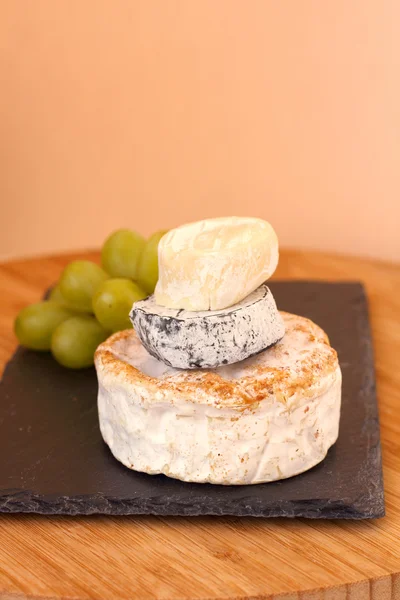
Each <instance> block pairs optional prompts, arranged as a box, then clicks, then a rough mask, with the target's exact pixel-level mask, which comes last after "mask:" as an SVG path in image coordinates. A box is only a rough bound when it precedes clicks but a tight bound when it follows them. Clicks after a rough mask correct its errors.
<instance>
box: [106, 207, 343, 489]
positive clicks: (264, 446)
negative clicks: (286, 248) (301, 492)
mask: <svg viewBox="0 0 400 600" xmlns="http://www.w3.org/2000/svg"><path fill="white" fill-rule="evenodd" d="M277 263H278V240H277V236H276V234H275V232H274V230H273V228H272V227H271V225H269V223H267V222H266V221H262V220H261V219H254V218H242V217H230V218H223V219H209V220H205V221H200V222H198V223H193V224H189V225H184V226H182V227H179V228H177V229H175V230H173V231H170V232H169V233H168V234H166V235H165V236H164V237H163V238H162V239H161V241H160V244H159V281H158V284H157V286H156V290H155V294H154V296H152V297H150V298H147V299H146V300H142V301H140V302H137V303H136V304H134V306H133V308H132V311H131V313H130V318H131V321H132V324H133V326H134V329H133V330H128V331H124V332H120V333H117V334H115V335H113V336H111V338H109V339H108V340H107V341H106V342H105V343H104V344H102V345H101V346H99V348H98V350H97V352H96V356H95V364H96V369H97V374H98V379H99V396H98V406H99V417H100V428H101V432H102V435H103V438H104V440H105V441H106V443H107V444H108V445H109V447H110V449H111V451H112V453H113V454H114V456H115V457H116V458H117V459H118V460H120V461H121V462H122V463H123V464H125V465H126V466H127V467H129V468H132V469H135V470H137V471H143V472H146V473H150V474H159V473H163V474H165V475H168V476H170V477H174V478H177V479H182V480H184V481H193V482H200V483H204V482H209V483H215V484H224V485H239V484H253V483H262V482H267V481H274V480H277V479H283V478H286V477H291V476H293V475H296V474H297V473H301V472H303V471H305V470H307V469H309V468H311V467H312V466H314V465H316V464H317V463H318V462H320V461H321V460H322V459H323V458H324V457H325V455H326V453H327V451H328V449H329V447H330V446H331V445H332V444H333V443H334V442H335V441H336V438H337V436H338V427H339V416H340V400H341V372H340V368H339V364H338V360H337V355H336V352H335V350H333V348H331V346H330V345H329V341H328V338H327V336H326V334H325V333H324V332H323V331H322V330H321V329H320V328H319V327H318V326H317V325H315V324H314V323H312V322H311V321H309V320H308V319H304V318H303V317H298V316H295V315H290V314H288V313H280V312H279V311H278V309H277V307H276V303H275V300H274V298H273V296H272V293H271V292H270V290H269V288H268V287H267V285H266V283H265V282H266V280H267V279H268V278H269V277H270V276H271V275H272V274H273V272H274V271H275V269H276V266H277ZM285 330H286V334H285Z"/></svg>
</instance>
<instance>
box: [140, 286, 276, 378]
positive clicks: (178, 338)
mask: <svg viewBox="0 0 400 600" xmlns="http://www.w3.org/2000/svg"><path fill="white" fill-rule="evenodd" d="M130 318H131V321H132V324H133V326H134V328H135V331H136V333H137V335H138V336H139V338H140V340H141V342H142V344H143V346H144V347H145V348H146V350H147V351H148V352H149V354H151V355H152V356H154V357H155V358H158V359H159V360H162V361H163V362H164V363H166V364H167V365H169V366H172V367H176V368H178V369H196V368H197V369H204V368H212V369H214V368H215V367H219V366H221V365H227V364H232V363H237V362H240V361H242V360H245V359H246V358H248V357H249V356H252V355H254V354H257V353H258V352H261V350H264V349H265V348H268V347H269V346H271V345H272V344H275V343H276V342H277V341H278V340H280V339H282V337H283V336H284V334H285V326H284V324H283V319H282V317H281V314H280V313H279V311H278V309H277V308H276V304H275V300H274V297H273V295H272V294H271V292H270V290H269V288H268V287H267V286H266V285H261V286H260V287H259V288H257V289H256V290H255V291H254V292H252V293H251V294H249V295H248V296H247V298H245V299H244V300H242V302H239V303H238V304H235V305H234V306H231V307H230V308H225V309H221V310H213V311H210V310H209V311H199V312H189V311H184V310H177V309H173V308H165V307H163V306H159V305H157V304H156V302H155V299H154V296H151V297H150V298H147V299H146V300H141V301H140V302H136V303H135V304H134V305H133V308H132V311H131V314H130Z"/></svg>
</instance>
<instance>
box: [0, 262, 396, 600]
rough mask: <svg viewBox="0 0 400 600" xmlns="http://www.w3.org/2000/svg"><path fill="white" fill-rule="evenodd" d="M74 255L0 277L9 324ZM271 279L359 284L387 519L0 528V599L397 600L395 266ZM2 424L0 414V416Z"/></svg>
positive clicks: (9, 269)
mask: <svg viewBox="0 0 400 600" xmlns="http://www.w3.org/2000/svg"><path fill="white" fill-rule="evenodd" d="M77 256H80V257H82V256H85V257H88V258H92V259H94V260H97V259H98V255H97V254H96V253H80V254H79V255H78V254H76V255H74V256H72V255H68V256H67V255H65V256H57V257H46V258H42V259H31V260H23V261H22V260H21V261H14V262H9V263H5V264H2V265H0V290H1V307H2V308H1V311H0V327H1V343H0V364H1V367H3V366H4V363H5V362H6V361H7V359H8V358H9V357H10V355H11V353H12V352H13V350H14V348H15V346H16V340H15V338H14V335H13V332H12V323H13V319H14V317H15V315H16V313H17V312H18V310H19V309H20V308H22V307H23V306H24V305H26V304H28V303H30V302H34V301H36V300H38V299H39V298H40V297H41V295H42V293H43V290H44V289H45V288H46V287H48V286H49V285H50V284H52V283H53V282H54V281H55V280H56V279H57V278H58V276H59V274H60V272H61V270H62V268H63V266H64V265H65V264H66V263H67V262H68V261H69V260H71V258H74V257H77ZM276 276H277V278H291V279H299V278H300V279H304V278H307V279H326V280H361V281H363V282H364V284H365V285H366V288H367V292H368V297H369V301H370V310H371V321H372V329H373V337H374V346H375V353H376V369H377V376H378V394H379V406H380V416H381V428H382V444H383V460H384V476H385V492H386V508H387V516H386V517H385V518H384V519H380V520H377V521H363V522H356V521H331V522H327V521H325V522H323V521H311V520H308V521H307V520H300V519H296V520H290V519H270V520H263V519H251V518H245V519H243V518H242V519H239V518H215V517H209V518H204V517H201V518H181V517H174V518H160V517H102V516H93V517H79V518H78V517H44V516H37V517H35V516H29V515H21V516H18V515H2V516H0V599H1V600H11V599H12V598H15V599H17V598H35V599H36V598H41V599H42V598H47V599H57V600H60V599H67V598H71V599H72V598H74V599H77V600H78V599H79V600H81V599H82V600H83V599H88V598H93V599H102V600H111V599H114V598H115V599H121V600H122V599H124V600H125V599H126V600H128V599H129V600H133V599H136V598H140V599H143V600H147V599H151V598H152V599H157V600H169V599H177V600H178V599H180V600H183V599H195V598H196V599H203V600H205V599H209V600H211V599H212V600H214V599H220V600H222V599H228V598H229V599H232V600H233V599H239V598H252V599H254V600H255V599H257V600H261V599H264V598H266V599H272V598H277V597H278V596H279V598H280V599H281V600H295V599H297V600H300V599H301V600H319V599H324V600H345V599H346V600H368V599H373V600H389V599H400V507H399V503H400V416H399V409H400V266H396V265H390V264H387V263H382V262H373V261H364V260H361V259H355V258H347V257H341V256H333V255H326V254H317V253H311V252H297V251H284V252H282V255H281V260H280V265H279V269H278V271H277V274H276ZM0 417H1V408H0ZM6 459H7V458H6V457H1V460H6Z"/></svg>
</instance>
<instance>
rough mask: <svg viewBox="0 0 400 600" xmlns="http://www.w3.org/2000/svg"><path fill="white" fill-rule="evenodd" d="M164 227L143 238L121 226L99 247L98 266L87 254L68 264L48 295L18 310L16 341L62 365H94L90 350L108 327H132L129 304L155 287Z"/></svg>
mask: <svg viewBox="0 0 400 600" xmlns="http://www.w3.org/2000/svg"><path fill="white" fill-rule="evenodd" d="M165 233H166V232H165V231H158V232H157V233H154V234H153V235H152V236H151V237H150V238H149V239H148V240H145V239H144V238H143V237H142V236H141V235H139V234H138V233H136V232H134V231H131V230H129V229H121V230H118V231H115V232H114V233H112V234H111V235H110V236H109V237H108V238H107V240H106V241H105V243H104V246H103V248H102V251H101V266H99V265H97V264H96V263H93V262H90V261H88V260H75V261H73V262H71V263H70V264H69V265H67V266H66V267H65V269H64V271H63V272H62V274H61V277H60V280H59V281H58V283H57V284H56V285H55V286H54V287H53V289H52V290H51V292H50V294H49V297H48V299H47V300H44V301H43V302H38V303H36V304H31V305H30V306H27V307H25V308H23V309H22V310H21V312H20V313H19V314H18V316H17V318H16V320H15V323H14V330H15V333H16V336H17V338H18V340H19V342H20V344H21V345H23V346H25V347H26V348H30V349H31V350H40V351H51V353H52V354H53V356H54V358H55V359H56V360H57V361H58V362H59V363H60V364H61V365H63V366H64V367H69V368H71V369H82V368H84V367H90V366H91V365H93V357H94V352H95V350H96V348H97V346H98V345H99V344H101V342H103V341H104V340H105V339H106V338H107V337H108V336H109V335H110V334H111V333H113V332H116V331H121V330H123V329H127V328H129V327H131V324H130V321H129V311H130V310H131V308H132V304H133V303H134V302H137V301H138V300H142V299H143V298H146V296H148V295H150V294H152V293H153V292H154V288H155V285H156V283H157V279H158V243H159V241H160V239H161V238H162V236H163V235H164V234H165Z"/></svg>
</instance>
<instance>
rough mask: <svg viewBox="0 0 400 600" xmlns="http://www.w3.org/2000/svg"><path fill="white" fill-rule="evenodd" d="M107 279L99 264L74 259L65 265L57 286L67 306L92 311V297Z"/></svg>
mask: <svg viewBox="0 0 400 600" xmlns="http://www.w3.org/2000/svg"><path fill="white" fill-rule="evenodd" d="M106 279H108V275H107V273H106V272H105V271H103V269H102V268H101V267H99V265H96V264H95V263H93V262H90V261H89V260H75V261H73V262H71V263H70V264H69V265H68V266H67V267H65V269H64V271H63V273H62V275H61V279H60V283H59V287H60V293H61V295H62V297H63V298H65V301H66V303H67V304H68V306H69V307H71V308H73V309H74V310H77V311H85V312H92V298H93V295H94V293H95V291H96V290H97V288H98V287H99V286H100V285H101V284H102V283H103V281H106Z"/></svg>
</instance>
